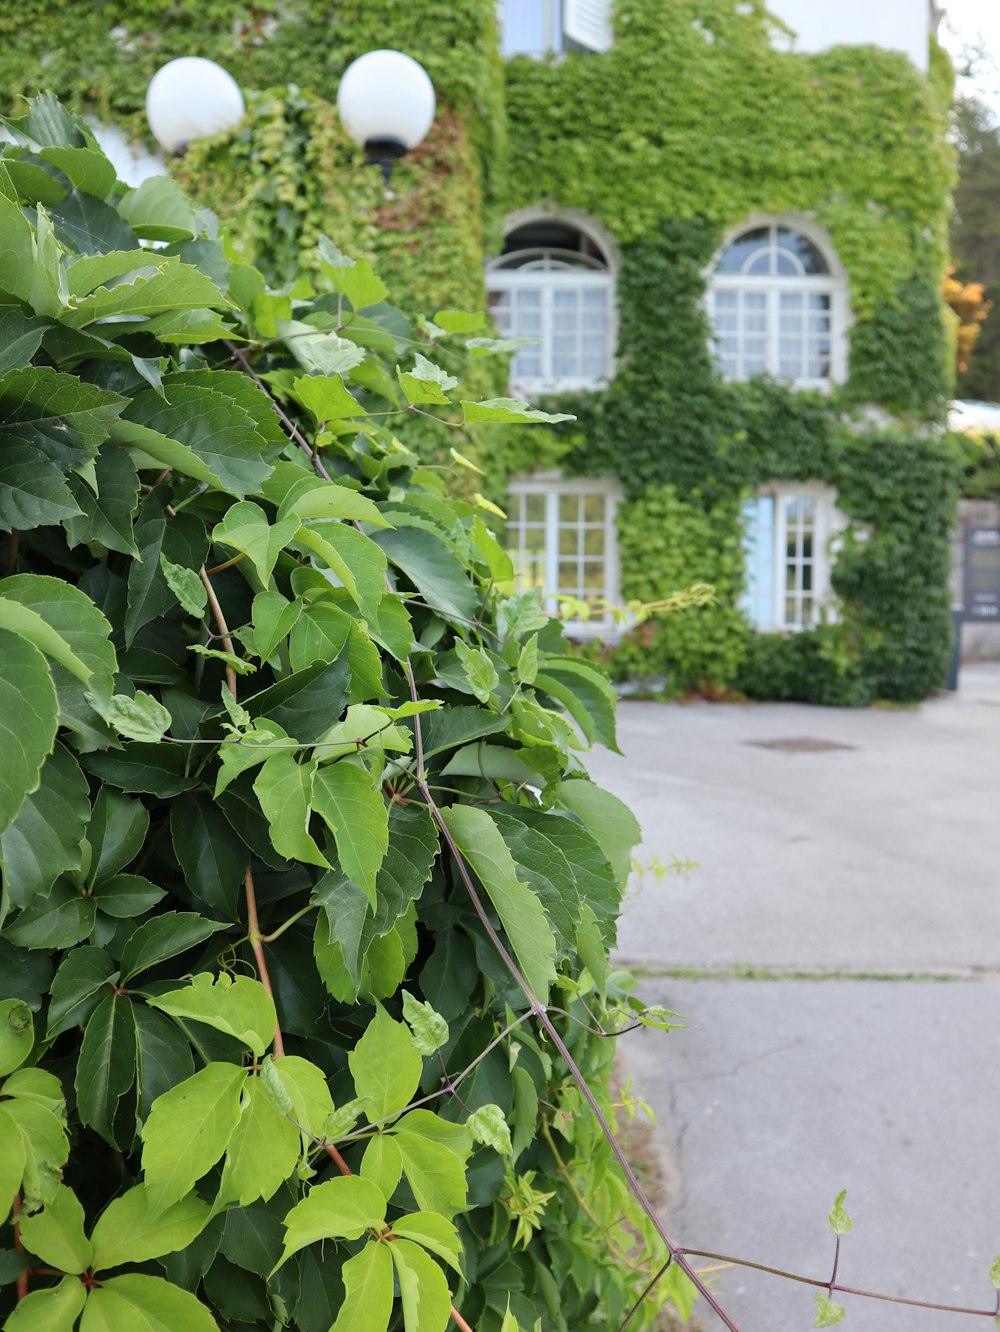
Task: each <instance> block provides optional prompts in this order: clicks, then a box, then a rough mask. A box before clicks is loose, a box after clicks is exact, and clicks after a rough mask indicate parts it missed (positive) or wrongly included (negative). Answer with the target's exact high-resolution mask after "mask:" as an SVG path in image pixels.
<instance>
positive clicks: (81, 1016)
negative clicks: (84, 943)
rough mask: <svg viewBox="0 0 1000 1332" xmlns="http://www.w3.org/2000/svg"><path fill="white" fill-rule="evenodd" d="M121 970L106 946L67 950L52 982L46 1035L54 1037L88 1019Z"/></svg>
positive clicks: (49, 1038)
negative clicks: (104, 947)
mask: <svg viewBox="0 0 1000 1332" xmlns="http://www.w3.org/2000/svg"><path fill="white" fill-rule="evenodd" d="M117 975H118V970H117V968H116V966H115V964H114V962H113V961H112V959H111V957H110V956H109V955H108V954H107V953H106V952H105V951H104V949H103V948H91V947H84V948H74V949H73V951H72V952H71V953H67V955H66V957H65V958H64V959H63V961H62V964H61V966H60V967H59V970H58V971H57V972H56V974H55V979H54V980H53V982H52V996H51V1001H50V1003H49V1024H48V1029H47V1031H46V1038H47V1039H48V1040H52V1038H53V1037H55V1036H58V1035H59V1033H60V1032H62V1031H68V1030H69V1028H70V1027H76V1026H80V1025H82V1024H83V1023H85V1022H86V1021H87V1019H88V1018H89V1017H90V1015H91V1013H93V1011H94V1009H95V1008H96V1007H97V1005H98V1003H99V1002H100V1001H101V998H102V997H106V996H107V994H108V993H109V992H108V989H107V987H108V986H109V985H110V984H111V983H113V981H114V979H115V977H117Z"/></svg>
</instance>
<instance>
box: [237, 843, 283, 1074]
mask: <svg viewBox="0 0 1000 1332" xmlns="http://www.w3.org/2000/svg"><path fill="white" fill-rule="evenodd" d="M244 887H245V889H246V898H247V937H248V938H249V940H250V947H251V948H252V949H253V955H254V959H255V961H256V963H257V974H258V975H259V976H260V983H261V985H263V987H264V989H265V990H266V991H267V992H268V994H269V995H270V996H271V1000H272V1002H273V1001H274V991H273V990H272V989H271V977H270V976H269V975H268V974H267V959H266V958H265V957H264V945H263V943H262V942H261V935H260V924H259V922H258V920H257V893H256V891H255V889H254V884H253V872H252V870H251V869H250V866H249V865H248V866H247V873H246V878H245V880H244ZM274 1053H275V1054H276V1055H277V1057H278V1058H279V1059H280V1058H281V1056H282V1055H283V1054H284V1053H285V1041H284V1038H283V1037H282V1035H281V1024H280V1023H276V1024H275V1028H274Z"/></svg>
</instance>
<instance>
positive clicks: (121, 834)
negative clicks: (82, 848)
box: [87, 787, 149, 884]
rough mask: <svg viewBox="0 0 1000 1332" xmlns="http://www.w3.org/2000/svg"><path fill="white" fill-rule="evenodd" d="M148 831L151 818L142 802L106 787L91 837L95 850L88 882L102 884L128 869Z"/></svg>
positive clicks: (96, 806) (96, 808)
mask: <svg viewBox="0 0 1000 1332" xmlns="http://www.w3.org/2000/svg"><path fill="white" fill-rule="evenodd" d="M148 828H149V814H148V812H147V810H146V807H145V805H143V803H142V801H141V800H133V799H130V798H129V797H128V796H124V795H120V794H119V793H118V792H117V791H109V790H108V789H107V788H106V787H102V788H101V790H100V791H99V792H98V793H97V799H96V800H95V801H94V812H93V816H92V818H91V821H90V828H89V830H88V835H87V840H88V841H89V842H90V849H91V862H90V872H89V874H88V881H89V882H90V883H92V884H93V883H99V882H100V881H101V880H102V879H110V878H111V877H112V876H113V875H115V874H117V873H118V871H119V870H122V869H124V868H125V866H126V865H127V864H128V863H129V861H130V860H133V859H134V858H135V856H137V855H138V853H139V848H140V847H141V846H142V844H143V841H144V840H145V837H146V831H147V829H148Z"/></svg>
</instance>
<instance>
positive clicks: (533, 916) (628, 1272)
mask: <svg viewBox="0 0 1000 1332" xmlns="http://www.w3.org/2000/svg"><path fill="white" fill-rule="evenodd" d="M8 124H10V125H11V126H12V128H13V130H14V132H15V135H16V138H17V144H16V146H13V147H11V146H10V145H5V146H4V148H3V150H2V156H0V223H2V226H3V231H4V236H5V248H4V251H3V254H2V256H0V291H2V293H3V299H2V301H0V325H2V327H3V330H4V337H3V339H2V360H0V404H2V408H0V420H2V422H3V441H2V444H3V460H4V462H3V468H2V470H0V528H2V530H3V531H4V533H5V534H6V539H5V541H4V542H3V549H2V556H0V557H2V559H3V562H4V566H5V568H6V569H7V570H8V571H9V575H8V576H7V577H5V578H4V579H2V580H0V646H2V649H3V654H4V661H5V664H6V667H7V670H6V672H5V680H4V683H3V684H2V685H0V742H2V744H3V747H4V752H5V754H6V755H7V761H6V762H5V764H4V768H3V771H2V773H0V866H2V870H3V887H4V898H3V908H2V911H0V927H2V928H0V1078H3V1082H2V1088H0V1197H2V1198H3V1200H4V1207H5V1211H6V1212H10V1217H9V1218H7V1217H6V1216H5V1222H4V1237H3V1238H4V1243H3V1246H2V1248H0V1311H2V1313H3V1314H4V1315H5V1318H6V1321H5V1324H4V1326H5V1328H7V1329H10V1332H55V1330H56V1329H60V1330H65V1332H70V1329H72V1328H73V1327H75V1326H76V1323H77V1319H78V1318H80V1317H81V1316H82V1320H83V1322H82V1326H83V1327H85V1328H86V1327H94V1326H101V1327H102V1328H107V1329H108V1332H135V1329H136V1328H138V1327H140V1326H144V1325H148V1326H156V1327H159V1328H163V1329H165V1332H211V1330H212V1329H233V1332H236V1330H237V1329H239V1328H240V1327H246V1326H247V1325H250V1326H261V1325H266V1326H268V1327H274V1328H280V1327H288V1328H295V1329H301V1330H302V1332H327V1329H330V1328H331V1326H332V1327H335V1328H336V1329H337V1332H344V1330H345V1329H347V1328H351V1329H357V1328H364V1329H371V1332H385V1329H386V1328H387V1327H389V1326H391V1327H393V1328H397V1327H401V1328H404V1329H405V1332H442V1329H444V1327H445V1326H446V1325H447V1324H448V1322H449V1319H451V1318H453V1316H454V1310H453V1306H454V1305H459V1306H460V1307H461V1313H462V1316H463V1318H465V1319H466V1320H468V1321H470V1322H471V1323H472V1324H473V1325H474V1326H475V1327H476V1328H477V1329H482V1330H483V1332H490V1329H498V1330H500V1329H505V1330H506V1332H515V1329H516V1328H517V1326H518V1325H521V1326H534V1324H535V1320H536V1318H538V1317H539V1316H540V1315H541V1314H542V1313H543V1311H544V1316H545V1318H546V1321H547V1325H549V1326H552V1327H555V1328H564V1329H567V1330H568V1329H571V1328H579V1327H583V1326H586V1325H588V1324H589V1323H590V1322H591V1320H592V1319H593V1318H595V1317H596V1318H598V1319H599V1320H600V1319H604V1320H606V1321H607V1322H608V1323H612V1324H613V1323H617V1321H618V1320H619V1318H620V1317H621V1315H622V1314H623V1313H624V1311H625V1310H626V1309H627V1307H628V1305H629V1303H630V1302H631V1301H632V1300H633V1299H634V1298H635V1296H636V1295H637V1294H638V1293H639V1291H640V1290H641V1289H642V1288H643V1286H644V1285H645V1284H646V1282H647V1280H648V1279H649V1277H650V1275H651V1273H652V1272H653V1271H654V1270H655V1269H656V1267H657V1266H658V1265H659V1264H660V1262H661V1261H662V1255H663V1248H662V1245H661V1244H660V1242H659V1241H658V1240H657V1239H656V1237H655V1235H654V1232H653V1230H652V1228H651V1224H650V1221H649V1220H648V1219H647V1217H646V1216H644V1215H643V1214H642V1212H641V1211H640V1210H639V1209H638V1207H637V1206H636V1204H635V1202H634V1200H633V1199H632V1197H631V1195H630V1194H629V1192H628V1190H627V1188H626V1185H625V1182H624V1180H623V1179H622V1177H621V1175H620V1174H619V1173H617V1168H616V1167H615V1166H614V1163H613V1159H612V1154H611V1149H610V1147H609V1143H608V1140H607V1138H606V1136H605V1135H604V1133H603V1131H602V1128H601V1126H600V1123H599V1122H598V1120H597V1119H595V1118H594V1117H593V1116H592V1115H590V1114H589V1112H587V1111H586V1107H585V1105H584V1102H583V1099H582V1094H581V1086H580V1079H579V1078H578V1077H576V1076H575V1075H574V1076H571V1072H570V1070H571V1069H572V1067H573V1065H571V1064H570V1063H569V1059H570V1058H572V1059H573V1060H575V1066H576V1067H577V1068H579V1069H581V1070H583V1074H584V1076H585V1077H586V1079H587V1081H588V1084H592V1086H593V1088H594V1092H593V1094H594V1096H595V1098H596V1105H597V1108H598V1109H599V1110H600V1111H601V1112H602V1113H603V1114H604V1115H606V1116H607V1117H609V1118H610V1119H611V1120H613V1119H614V1117H615V1109H614V1107H613V1106H612V1104H611V1093H610V1090H609V1085H608V1070H609V1062H610V1060H611V1058H612V1055H613V1044H614V1043H613V1040H612V1039H609V1038H608V1033H610V1032H613V1031H614V1030H615V1029H616V1028H617V1026H618V1025H619V1024H621V1023H622V1021H625V1022H632V1021H633V1020H639V1021H641V1022H644V1023H648V1024H653V1025H668V1022H667V1015H663V1014H657V1013H654V1012H642V1011H641V1009H640V1007H639V1006H638V1005H637V1004H636V1003H634V1002H633V1001H632V1000H631V999H630V998H629V996H628V992H627V990H626V989H625V988H624V982H625V978H624V977H621V976H618V975H615V974H613V973H611V972H610V969H609V964H608V953H609V948H610V945H611V943H612V940H613V936H614V928H615V919H616V916H617V914H618V910H619V907H620V901H621V893H622V889H623V886H624V883H625V880H626V878H627V875H628V869H629V857H630V852H631V848H632V845H633V843H634V842H635V841H636V840H637V838H638V828H637V826H636V825H635V821H634V819H633V818H632V816H631V815H630V814H629V812H628V811H627V810H626V809H625V807H624V806H623V805H621V803H620V802H619V801H617V800H616V799H615V798H614V797H613V796H611V795H610V794H609V793H607V792H604V791H601V790H600V789H599V788H598V787H596V786H594V785H593V784H592V783H590V782H589V781H588V780H587V779H586V776H585V774H584V771H583V768H582V765H581V761H580V755H581V752H582V751H583V750H584V749H585V748H586V747H587V746H588V745H589V743H591V742H592V741H593V740H595V739H600V740H601V741H602V742H603V743H606V744H610V745H612V746H613V745H614V743H615V737H614V694H613V691H612V690H611V688H610V686H609V685H608V683H607V681H606V680H605V679H604V677H603V676H602V674H601V673H600V672H599V671H598V670H596V669H595V668H594V667H593V666H592V665H589V664H588V663H586V662H583V661H581V660H580V659H579V658H578V657H576V656H573V655H569V654H568V653H567V645H566V643H565V640H564V639H563V635H562V630H561V628H560V626H559V624H558V623H557V622H556V621H553V620H550V619H548V618H546V617H545V616H543V615H541V614H540V613H539V610H538V603H537V599H536V598H535V597H533V596H531V595H523V594H522V595H512V594H511V583H512V576H511V568H510V563H509V560H508V559H507V557H506V555H505V554H504V552H503V551H502V550H501V548H500V547H499V545H498V544H497V542H496V540H495V539H494V537H493V536H492V534H491V532H490V531H489V529H488V528H487V526H486V524H485V522H484V515H485V514H487V513H488V510H486V509H484V508H483V507H481V506H479V507H477V506H476V505H475V504H473V503H467V502H464V501H462V500H451V499H449V498H448V495H447V491H446V485H445V481H444V480H443V478H442V473H441V469H440V468H439V467H437V466H427V465H425V464H424V463H422V462H421V460H420V458H419V457H418V456H417V454H416V453H414V452H413V451H412V450H411V449H409V448H408V447H407V442H406V441H407V437H408V433H409V430H408V427H409V425H410V423H411V422H412V421H415V420H417V419H418V418H419V415H420V411H422V410H429V411H431V412H432V413H434V414H438V415H441V416H443V417H446V418H448V419H455V418H456V417H458V418H462V419H464V420H465V421H466V422H468V423H470V425H471V424H474V423H475V422H477V421H483V422H484V423H486V424H487V425H489V424H490V423H493V422H500V423H503V422H505V421H512V422H515V423H517V422H527V421H531V420H533V419H537V420H540V421H542V422H543V423H544V422H546V421H548V420H549V418H547V417H545V415H544V414H543V413H536V414H534V416H532V414H530V413H525V412H524V411H523V410H522V408H521V405H520V404H516V403H514V404H511V403H510V402H505V401H495V402H491V401H487V402H480V401H478V400H475V399H464V400H463V399H462V392H463V390H462V388H461V386H460V385H459V383H458V381H457V380H456V379H455V377H454V376H452V375H450V374H449V373H448V372H447V371H446V370H445V369H443V368H442V367H440V366H438V365H437V364H436V363H435V362H433V361H432V360H430V359H427V356H426V355H425V353H429V354H431V355H437V354H438V345H439V346H440V348H441V349H443V348H445V347H446V346H447V344H448V343H449V342H452V343H454V344H456V345H457V346H459V347H462V346H463V345H464V342H465V339H466V334H467V332H468V330H469V326H470V324H471V326H472V327H473V328H475V326H476V322H477V319H478V316H475V315H468V314H464V313H461V312H458V313H456V312H454V311H451V312H449V311H440V312H438V313H437V314H436V315H435V316H434V320H435V322H434V325H433V340H432V338H431V336H430V335H429V334H427V333H425V334H423V335H421V334H420V333H419V331H418V327H417V325H416V324H415V323H411V322H410V320H409V319H408V318H407V316H406V315H404V314H403V313H402V311H401V310H399V309H397V308H395V307H393V306H391V305H389V304H388V303H387V300H386V297H387V294H388V293H387V292H386V289H385V287H384V285H383V284H382V283H381V282H380V280H379V279H378V278H377V277H376V276H375V275H374V273H373V272H372V270H371V268H370V267H369V265H368V264H367V263H366V262H365V261H364V260H349V259H347V258H346V257H345V256H344V255H343V254H342V253H341V252H340V251H339V250H338V249H337V248H336V247H335V246H334V245H332V243H331V242H329V241H327V240H326V239H325V238H321V239H320V243H319V251H320V262H319V264H318V266H317V271H316V273H315V280H314V282H312V283H310V282H308V281H306V280H305V278H303V279H301V280H300V281H298V282H297V283H296V284H295V292H296V295H295V297H294V298H293V297H292V296H291V295H289V293H288V292H287V290H286V291H281V292H275V291H273V290H270V289H268V288H267V287H266V284H265V281H264V278H263V277H262V275H261V274H260V273H259V272H258V271H257V270H256V269H255V268H253V267H252V266H250V265H249V264H247V263H246V262H244V261H242V260H241V259H240V257H239V256H238V253H237V252H236V251H235V250H234V249H233V248H232V246H231V244H230V241H229V238H228V237H227V235H226V234H225V232H218V231H217V227H216V221H215V219H214V218H213V217H212V215H211V214H209V213H207V212H205V210H203V209H200V208H197V209H196V208H194V207H193V206H192V205H190V204H189V203H188V202H187V200H186V199H185V198H184V196H183V194H182V193H181V191H180V190H179V188H178V187H177V186H176V184H174V183H173V182H171V181H170V180H168V179H166V178H163V177H158V178H154V179H152V180H150V181H148V182H146V184H145V185H143V186H142V187H140V188H139V189H136V190H129V191H127V190H125V188H124V187H123V186H122V185H121V184H120V183H118V182H117V181H116V180H115V176H114V171H113V170H111V169H110V167H109V164H108V162H107V160H106V159H105V158H104V157H103V156H102V155H101V154H100V152H99V151H97V149H96V147H95V144H94V141H93V139H92V138H91V137H90V136H89V134H88V133H87V131H86V130H85V129H84V127H83V126H82V123H81V122H78V121H74V120H73V119H71V118H70V117H69V116H68V114H67V113H66V112H65V111H64V109H63V108H62V107H60V106H59V104H58V103H56V102H55V100H54V99H52V98H51V97H43V98H41V99H39V100H38V101H36V102H34V103H33V104H32V106H31V109H30V112H29V115H28V116H27V118H26V119H24V120H22V121H16V122H8ZM140 242H144V244H140ZM425 327H428V328H429V327H431V326H430V325H425ZM459 461H460V460H456V463H458V462H459ZM498 945H499V947H498ZM500 948H506V949H507V950H508V953H509V955H510V956H511V957H512V958H513V963H512V964H511V965H510V966H508V965H507V963H506V960H505V955H504V954H503V953H502V952H501V951H500ZM512 968H513V969H512ZM518 977H520V979H518ZM550 1005H551V1007H550ZM526 1019H531V1021H530V1022H529V1021H528V1020H526ZM536 1023H537V1024H540V1025H536ZM627 1108H630V1107H627ZM8 1220H9V1221H10V1224H11V1228H10V1229H8V1228H7V1225H6V1222H7V1221H8ZM680 1261H682V1260H680ZM670 1294H672V1295H673V1298H674V1299H675V1301H676V1302H677V1303H678V1306H679V1307H680V1308H682V1309H687V1308H688V1307H689V1303H690V1295H689V1290H688V1288H687V1287H686V1283H685V1278H684V1277H683V1276H682V1275H681V1272H680V1269H679V1267H678V1265H677V1264H676V1263H675V1264H674V1267H673V1269H672V1271H671V1273H670V1274H668V1278H667V1280H666V1281H665V1282H663V1283H661V1285H660V1286H659V1287H658V1294H657V1299H654V1300H651V1301H647V1302H646V1303H645V1304H644V1306H643V1308H642V1310H641V1311H640V1314H639V1315H638V1318H639V1321H640V1322H643V1321H645V1322H646V1323H648V1322H649V1321H651V1320H652V1318H653V1317H654V1316H655V1311H656V1303H657V1300H658V1299H659V1298H660V1297H666V1296H667V1295H670Z"/></svg>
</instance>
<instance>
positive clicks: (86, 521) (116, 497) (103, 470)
mask: <svg viewBox="0 0 1000 1332" xmlns="http://www.w3.org/2000/svg"><path fill="white" fill-rule="evenodd" d="M94 478H95V480H96V482H97V494H96V495H95V494H94V492H93V491H92V490H91V489H90V487H89V486H88V485H87V484H86V482H85V481H84V480H83V479H82V477H79V476H71V477H69V488H70V490H71V491H72V494H73V498H74V500H75V501H76V504H77V508H78V509H79V510H80V512H79V514H78V515H77V516H76V517H74V518H70V519H68V520H67V522H66V538H67V541H68V543H69V545H70V546H79V545H82V544H84V543H89V542H92V541H99V542H100V543H101V545H102V546H106V547H107V548H108V550H117V551H119V552H120V553H121V554H122V555H131V556H132V557H133V558H138V555H139V548H138V546H136V544H135V539H134V538H133V536H132V514H133V513H134V512H135V508H136V504H137V502H138V499H139V473H138V472H137V471H136V470H135V464H134V463H133V462H132V459H131V458H130V457H129V456H128V454H127V453H124V452H123V451H122V450H121V449H116V448H113V447H107V448H102V449H101V451H100V453H98V455H97V459H96V462H95V465H94Z"/></svg>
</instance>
